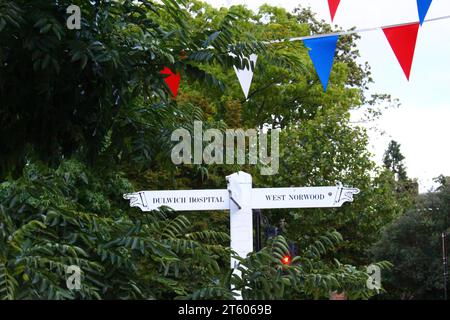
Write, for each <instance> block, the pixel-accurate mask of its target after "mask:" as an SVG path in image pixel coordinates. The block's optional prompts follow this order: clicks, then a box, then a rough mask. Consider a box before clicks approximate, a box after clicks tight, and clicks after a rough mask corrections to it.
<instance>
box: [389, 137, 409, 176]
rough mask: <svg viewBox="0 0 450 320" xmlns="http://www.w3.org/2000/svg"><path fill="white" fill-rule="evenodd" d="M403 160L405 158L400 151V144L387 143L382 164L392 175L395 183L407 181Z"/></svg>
mask: <svg viewBox="0 0 450 320" xmlns="http://www.w3.org/2000/svg"><path fill="white" fill-rule="evenodd" d="M404 159H405V157H404V156H403V154H402V153H401V151H400V144H399V143H398V142H397V141H394V140H392V141H391V142H389V146H388V148H387V150H386V152H385V153H384V156H383V163H384V166H385V167H386V168H387V169H388V170H390V171H391V172H392V173H394V175H395V178H396V180H397V181H405V180H407V179H408V176H407V174H406V169H405V165H404V164H403V160H404Z"/></svg>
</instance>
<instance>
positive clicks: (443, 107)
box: [207, 0, 450, 192]
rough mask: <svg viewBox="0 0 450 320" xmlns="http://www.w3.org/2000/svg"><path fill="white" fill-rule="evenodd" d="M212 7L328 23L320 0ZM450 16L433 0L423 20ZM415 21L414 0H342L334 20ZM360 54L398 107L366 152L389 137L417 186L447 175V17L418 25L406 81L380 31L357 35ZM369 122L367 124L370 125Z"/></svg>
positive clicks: (377, 150)
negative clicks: (307, 15) (305, 11)
mask: <svg viewBox="0 0 450 320" xmlns="http://www.w3.org/2000/svg"><path fill="white" fill-rule="evenodd" d="M207 2H209V3H211V4H213V5H215V6H229V5H235V4H246V5H247V6H248V7H249V8H251V9H253V10H257V9H258V7H259V6H260V5H262V4H264V3H267V4H270V5H276V6H282V7H284V8H286V9H287V10H289V11H290V10H292V9H293V8H295V7H296V6H298V4H301V5H302V6H304V7H308V6H309V7H311V9H312V10H313V11H314V12H315V13H317V16H318V17H319V18H320V19H324V20H325V21H327V22H331V21H330V14H329V11H328V4H327V3H328V1H326V0H295V1H286V0H266V1H259V0H246V1H241V0H207ZM441 16H450V1H449V0H434V1H433V2H432V4H431V7H430V10H429V12H428V15H427V19H430V18H434V17H441ZM412 21H418V13H417V4H416V0H395V1H393V0H376V1H373V0H342V1H341V4H340V6H339V8H338V11H337V13H336V16H335V19H334V23H335V24H338V25H340V26H342V27H343V28H350V27H353V26H355V27H357V28H358V29H364V28H371V27H378V26H385V25H391V24H397V23H404V22H412ZM361 36H362V38H361V40H360V41H359V43H358V47H359V50H360V52H361V58H362V59H363V60H364V61H368V62H369V64H370V66H371V67H372V73H373V78H374V80H375V84H374V85H373V86H372V88H371V91H373V92H380V93H389V94H391V95H392V96H393V97H395V98H398V99H400V102H401V104H402V105H401V107H400V108H399V109H392V110H389V111H385V112H384V114H383V117H382V118H381V119H380V121H377V122H376V124H375V125H376V127H377V128H378V129H379V130H380V131H384V132H386V134H385V135H383V136H381V135H380V134H379V133H376V132H371V133H370V137H371V146H370V147H371V151H372V152H373V153H374V154H375V156H374V159H375V160H376V161H377V162H378V163H380V162H381V159H382V156H383V152H384V150H385V149H386V147H387V144H388V143H389V141H390V140H391V139H394V140H397V141H398V142H399V143H400V144H401V146H402V152H403V154H404V156H405V157H406V160H405V163H406V166H407V169H408V174H409V176H410V177H415V178H418V179H419V183H420V190H421V191H422V192H423V191H426V190H428V189H430V188H431V187H432V186H433V183H432V179H433V178H434V177H436V176H438V175H439V174H445V175H449V176H450V141H449V138H450V98H449V97H450V19H447V20H441V21H434V22H428V23H424V25H423V27H422V28H421V30H420V31H419V37H418V40H417V47H416V54H415V58H414V62H413V66H412V71H411V78H410V81H409V82H408V81H407V80H406V78H405V76H404V74H403V71H402V69H401V67H400V66H399V64H398V62H397V60H396V58H395V56H394V54H393V52H392V50H391V48H390V46H389V43H388V42H387V40H386V38H385V36H384V34H383V32H382V31H381V30H378V31H373V32H366V33H361ZM372 126H373V124H372Z"/></svg>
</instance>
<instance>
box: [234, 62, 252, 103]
mask: <svg viewBox="0 0 450 320" xmlns="http://www.w3.org/2000/svg"><path fill="white" fill-rule="evenodd" d="M244 59H246V60H248V63H249V68H244V69H238V68H236V67H234V71H235V72H236V76H237V78H238V80H239V83H240V84H241V88H242V91H243V92H244V95H245V99H247V98H248V93H249V92H250V86H251V85H252V80H253V69H252V65H253V68H254V67H255V66H256V61H257V60H258V56H257V55H256V54H252V55H250V57H248V58H247V57H244Z"/></svg>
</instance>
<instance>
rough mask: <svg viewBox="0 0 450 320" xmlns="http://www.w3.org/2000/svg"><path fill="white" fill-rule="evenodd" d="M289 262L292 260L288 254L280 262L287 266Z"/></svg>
mask: <svg viewBox="0 0 450 320" xmlns="http://www.w3.org/2000/svg"><path fill="white" fill-rule="evenodd" d="M291 262H292V257H291V256H289V255H286V256H284V257H283V258H282V259H281V263H282V264H284V265H287V266H289V265H291Z"/></svg>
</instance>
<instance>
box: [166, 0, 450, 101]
mask: <svg viewBox="0 0 450 320" xmlns="http://www.w3.org/2000/svg"><path fill="white" fill-rule="evenodd" d="M416 1H417V9H418V15H419V21H418V22H408V23H400V24H396V25H391V26H382V27H375V28H368V29H361V30H350V31H339V32H333V33H329V34H324V35H311V36H303V37H296V38H290V39H285V40H282V39H279V40H272V41H265V42H264V43H265V44H274V43H280V42H284V41H303V42H304V44H305V46H306V47H307V48H308V53H309V56H310V58H311V61H312V63H313V65H314V67H315V69H316V72H317V75H318V77H319V79H320V82H321V84H322V87H323V90H324V92H326V90H327V87H328V83H329V79H330V74H331V70H332V68H333V63H334V56H335V51H336V45H337V41H338V40H339V37H340V36H344V35H350V34H357V33H362V32H368V31H375V30H379V29H381V30H383V33H384V35H385V36H386V39H387V41H388V42H389V45H390V46H391V49H392V51H393V52H394V54H395V56H396V58H397V60H398V62H399V64H400V66H401V68H402V70H403V73H404V74H405V76H406V78H407V80H409V79H410V75H411V68H412V63H413V60H414V53H415V48H416V42H417V36H418V32H419V29H420V26H421V25H422V24H423V23H424V22H431V21H438V20H444V19H450V15H448V16H441V17H435V18H431V19H426V16H427V13H428V11H429V8H430V6H431V4H432V2H433V1H432V0H416ZM340 2H341V1H340V0H328V5H329V9H330V15H331V20H332V21H333V20H334V17H335V14H336V11H337V9H338V7H339V4H340ZM229 54H230V55H231V56H234V57H235V56H236V55H235V54H233V53H231V52H230V53H229ZM180 58H181V59H185V58H186V54H185V53H184V52H183V54H182V55H181V56H180ZM242 59H246V60H248V65H249V66H250V67H248V68H247V67H244V68H243V69H238V68H237V67H236V66H234V71H235V73H236V76H237V78H238V81H239V84H240V86H241V88H242V92H243V93H244V96H245V98H246V99H248V96H249V92H250V87H251V85H252V81H253V76H254V67H255V65H256V62H257V60H258V56H257V55H256V54H251V55H249V56H248V57H242ZM160 73H161V74H162V75H166V77H165V78H164V81H165V83H166V84H167V86H168V88H169V89H170V92H171V93H172V95H173V96H174V97H175V98H176V97H177V95H178V89H179V85H180V74H179V73H174V72H173V71H172V70H171V69H170V68H168V67H164V69H163V70H162V71H161V72H160Z"/></svg>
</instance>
